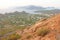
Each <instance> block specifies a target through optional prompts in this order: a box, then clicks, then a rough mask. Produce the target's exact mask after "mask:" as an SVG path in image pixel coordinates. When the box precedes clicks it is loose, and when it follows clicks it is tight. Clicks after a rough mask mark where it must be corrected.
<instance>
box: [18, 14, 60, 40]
mask: <svg viewBox="0 0 60 40" xmlns="http://www.w3.org/2000/svg"><path fill="white" fill-rule="evenodd" d="M42 28H45V29H49V32H48V33H47V34H45V36H41V35H38V33H37V31H38V30H40V29H42ZM17 33H18V34H19V35H20V36H21V38H20V39H18V40H60V14H59V15H55V16H53V17H51V18H49V19H44V20H42V21H38V22H37V23H36V24H35V25H32V27H30V28H26V29H24V30H23V31H17Z"/></svg>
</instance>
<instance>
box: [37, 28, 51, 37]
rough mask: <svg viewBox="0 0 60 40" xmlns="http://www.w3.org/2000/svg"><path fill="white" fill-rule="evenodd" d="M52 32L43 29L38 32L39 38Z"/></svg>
mask: <svg viewBox="0 0 60 40" xmlns="http://www.w3.org/2000/svg"><path fill="white" fill-rule="evenodd" d="M49 32H50V30H49V29H47V28H41V29H39V30H38V31H37V34H38V36H45V35H46V34H48V33H49Z"/></svg>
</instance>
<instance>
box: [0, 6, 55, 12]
mask: <svg viewBox="0 0 60 40" xmlns="http://www.w3.org/2000/svg"><path fill="white" fill-rule="evenodd" d="M53 9H56V8H54V7H42V6H34V5H29V6H22V7H21V6H18V7H11V8H7V9H1V10H0V13H5V12H8V13H9V12H14V11H19V12H21V11H26V12H28V13H34V11H38V10H53Z"/></svg>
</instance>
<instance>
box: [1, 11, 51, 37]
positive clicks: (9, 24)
mask: <svg viewBox="0 0 60 40" xmlns="http://www.w3.org/2000/svg"><path fill="white" fill-rule="evenodd" d="M49 17H50V16H49V15H48V16H47V15H45V14H29V13H26V12H24V11H23V12H18V11H16V12H12V13H5V14H0V37H3V36H4V35H6V34H7V35H9V34H12V33H14V31H15V30H18V29H24V28H26V27H27V26H30V25H33V24H34V23H35V22H36V21H37V20H40V19H42V18H49Z"/></svg>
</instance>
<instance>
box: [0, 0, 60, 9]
mask: <svg viewBox="0 0 60 40" xmlns="http://www.w3.org/2000/svg"><path fill="white" fill-rule="evenodd" d="M26 5H37V6H44V7H48V6H54V7H60V0H0V9H4V8H9V7H14V6H26Z"/></svg>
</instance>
